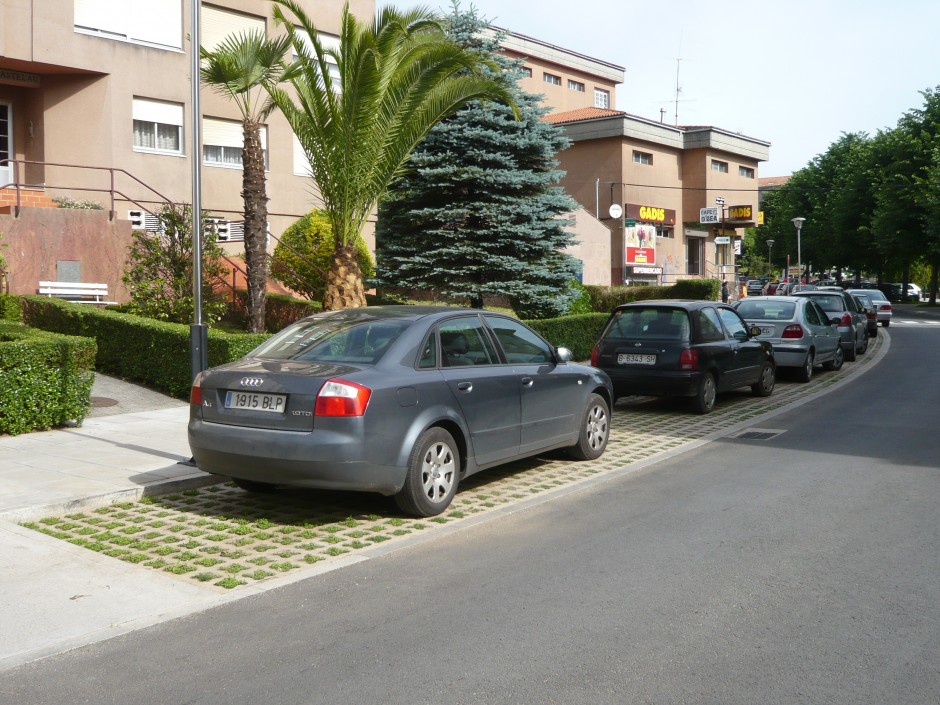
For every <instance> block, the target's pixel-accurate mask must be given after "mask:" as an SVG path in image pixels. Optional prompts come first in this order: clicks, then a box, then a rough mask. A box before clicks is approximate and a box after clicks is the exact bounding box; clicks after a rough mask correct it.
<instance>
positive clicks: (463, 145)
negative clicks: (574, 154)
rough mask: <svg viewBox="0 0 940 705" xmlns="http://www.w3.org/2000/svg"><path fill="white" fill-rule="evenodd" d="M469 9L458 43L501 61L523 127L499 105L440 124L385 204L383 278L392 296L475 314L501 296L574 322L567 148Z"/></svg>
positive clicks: (528, 311)
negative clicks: (432, 298)
mask: <svg viewBox="0 0 940 705" xmlns="http://www.w3.org/2000/svg"><path fill="white" fill-rule="evenodd" d="M487 26H488V24H487V22H485V21H484V20H482V19H480V18H479V17H478V16H477V13H476V10H475V9H473V8H472V7H471V10H470V11H469V12H462V11H461V10H460V7H459V2H457V1H456V0H455V2H454V4H453V13H452V15H451V16H450V17H449V32H450V34H451V36H452V37H453V38H454V40H455V41H457V42H458V43H460V44H462V45H464V46H466V47H469V48H472V49H474V50H476V51H479V52H485V53H488V54H490V55H492V56H493V57H494V58H496V59H497V61H500V62H501V65H503V66H504V68H505V71H504V73H503V76H504V80H506V81H507V82H508V83H509V84H510V85H511V86H512V87H513V88H514V89H515V91H516V94H517V102H518V105H519V108H520V110H521V113H522V118H521V119H520V120H516V119H515V118H514V117H513V114H512V111H511V110H510V109H509V108H508V107H507V106H505V105H501V104H497V103H492V102H490V103H485V104H482V103H477V104H475V105H472V106H470V107H468V108H467V109H465V110H463V111H461V112H460V113H458V114H457V115H455V116H454V117H452V118H450V119H448V120H446V121H444V122H442V123H440V124H438V125H437V126H436V127H435V128H434V129H433V130H432V131H431V132H430V134H429V135H428V136H427V137H426V138H425V139H424V141H423V142H422V143H421V144H419V145H418V147H417V148H416V150H415V151H414V153H413V154H412V157H411V162H410V169H409V171H408V173H407V174H406V175H405V176H404V177H403V178H401V179H400V180H398V181H397V182H396V183H395V184H394V185H393V186H392V187H391V189H390V190H389V192H388V194H387V196H386V197H385V198H384V200H383V202H382V203H381V204H380V206H379V214H378V224H377V227H376V264H377V267H376V269H377V271H378V274H377V276H376V277H375V278H374V279H373V283H374V284H375V285H376V286H378V287H383V288H393V289H409V290H411V289H419V290H431V291H433V292H435V293H436V294H438V295H440V296H442V297H444V298H446V299H448V300H453V301H465V302H468V303H469V304H470V305H471V306H473V307H475V308H481V307H482V306H483V300H484V297H487V298H491V297H504V298H506V299H508V300H509V302H510V305H511V306H512V307H513V310H514V311H515V312H516V313H517V314H518V315H519V316H521V317H523V318H549V317H552V316H559V315H563V314H564V313H566V312H567V311H568V309H569V307H570V305H571V303H572V302H573V301H574V299H575V298H576V296H577V291H576V290H575V289H574V288H573V287H572V286H571V282H572V280H574V279H575V278H576V276H577V273H578V268H579V262H578V261H577V260H576V259H574V258H573V257H571V256H570V255H567V254H565V253H563V252H562V249H563V248H565V247H566V246H568V245H571V244H574V239H573V235H572V234H571V233H570V232H568V231H566V230H565V229H564V226H566V225H568V224H569V223H570V220H568V219H567V218H565V217H564V215H565V214H566V213H569V212H570V211H571V210H572V209H573V208H574V202H573V201H572V200H571V198H570V197H569V196H568V195H567V194H565V193H564V191H563V190H562V189H561V188H560V187H559V186H558V185H557V184H558V182H559V180H560V179H561V177H562V172H560V171H558V170H557V165H558V162H557V161H556V159H555V154H556V153H557V152H558V151H559V150H562V149H565V148H566V147H567V146H568V143H569V142H568V139H567V138H566V137H564V136H563V135H562V134H561V132H560V131H559V130H558V128H556V127H555V126H553V125H551V124H549V123H546V122H544V121H542V120H540V118H541V117H542V116H543V115H545V114H546V112H548V111H547V110H546V109H545V108H543V107H542V106H541V105H540V103H539V96H536V95H532V94H528V93H525V92H523V91H522V90H520V89H519V88H518V79H519V75H520V73H519V68H518V66H517V65H514V64H510V63H509V62H508V60H506V59H505V57H502V56H501V55H499V54H498V53H497V49H498V47H499V38H498V37H494V36H493V35H492V34H489V35H487V34H485V33H484V30H486V28H487Z"/></svg>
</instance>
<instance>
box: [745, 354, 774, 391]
mask: <svg viewBox="0 0 940 705" xmlns="http://www.w3.org/2000/svg"><path fill="white" fill-rule="evenodd" d="M776 383H777V370H776V368H775V367H774V365H773V363H770V362H765V363H764V364H763V366H762V367H761V368H760V377H758V378H757V381H756V382H755V383H754V384H752V385H751V392H752V393H753V394H754V396H755V397H769V396H770V395H771V394H773V393H774V385H775V384H776Z"/></svg>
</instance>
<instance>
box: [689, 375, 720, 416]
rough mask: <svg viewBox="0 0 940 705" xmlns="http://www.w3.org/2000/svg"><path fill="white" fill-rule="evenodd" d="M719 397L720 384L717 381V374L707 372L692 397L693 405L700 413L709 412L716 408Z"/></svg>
mask: <svg viewBox="0 0 940 705" xmlns="http://www.w3.org/2000/svg"><path fill="white" fill-rule="evenodd" d="M717 397H718V385H717V383H716V382H715V375H713V374H712V373H711V372H706V373H705V374H704V375H702V379H701V380H700V381H699V383H698V391H697V392H696V393H695V397H693V399H692V406H693V407H694V408H695V410H696V411H697V412H698V413H700V414H707V413H708V412H710V411H711V410H712V409H714V408H715V401H716V400H717Z"/></svg>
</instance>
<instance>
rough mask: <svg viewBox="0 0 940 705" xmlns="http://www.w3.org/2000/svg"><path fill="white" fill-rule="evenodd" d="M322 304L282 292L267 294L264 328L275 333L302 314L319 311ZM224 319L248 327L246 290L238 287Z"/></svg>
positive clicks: (307, 314) (299, 317)
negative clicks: (285, 294)
mask: <svg viewBox="0 0 940 705" xmlns="http://www.w3.org/2000/svg"><path fill="white" fill-rule="evenodd" d="M322 308H323V306H322V304H321V303H320V302H319V301H307V300H306V299H294V298H291V297H290V296H284V295H283V294H268V295H267V296H266V297H265V305H264V328H265V330H266V331H268V332H269V333H276V332H277V331H279V330H281V329H282V328H284V327H285V326H288V325H290V324H291V323H293V322H294V321H297V320H300V319H301V318H303V317H304V316H309V315H311V314H314V313H319V312H320V310H322ZM225 320H226V321H228V322H230V323H234V324H235V325H237V326H239V327H241V328H245V329H247V328H248V292H247V291H245V290H244V289H239V290H237V291H236V292H235V300H234V301H232V302H231V303H229V307H228V313H227V314H226V315H225Z"/></svg>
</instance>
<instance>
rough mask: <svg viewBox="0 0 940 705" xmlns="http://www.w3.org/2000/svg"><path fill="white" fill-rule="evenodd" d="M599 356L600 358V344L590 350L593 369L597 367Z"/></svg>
mask: <svg viewBox="0 0 940 705" xmlns="http://www.w3.org/2000/svg"><path fill="white" fill-rule="evenodd" d="M600 356H601V346H600V343H598V344H597V345H595V346H594V349H593V350H591V364H592V365H593V366H594V367H597V361H598V360H599V359H600Z"/></svg>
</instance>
